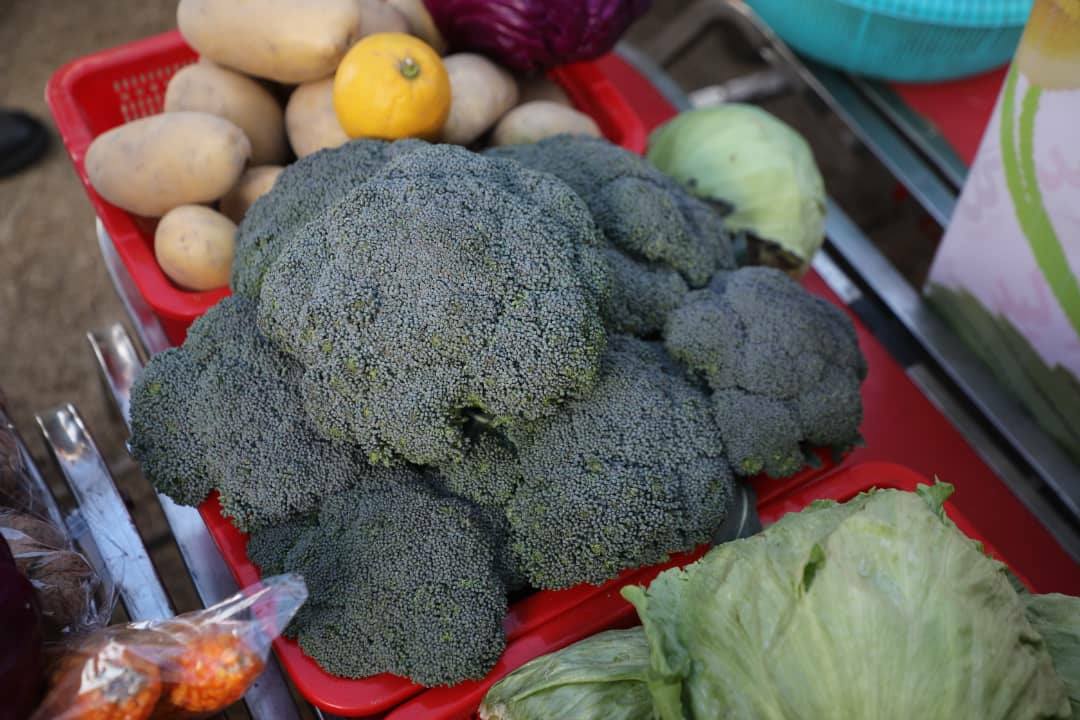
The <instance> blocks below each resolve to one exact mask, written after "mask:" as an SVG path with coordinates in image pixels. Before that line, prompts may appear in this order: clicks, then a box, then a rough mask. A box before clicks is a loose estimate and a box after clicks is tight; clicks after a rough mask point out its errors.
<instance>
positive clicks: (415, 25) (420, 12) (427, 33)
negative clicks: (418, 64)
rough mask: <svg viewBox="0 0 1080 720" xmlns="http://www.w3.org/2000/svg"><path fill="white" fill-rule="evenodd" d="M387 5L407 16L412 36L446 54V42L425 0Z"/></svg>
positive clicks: (396, 0) (390, 1) (399, 0)
mask: <svg viewBox="0 0 1080 720" xmlns="http://www.w3.org/2000/svg"><path fill="white" fill-rule="evenodd" d="M386 4H387V5H389V6H390V7H392V8H395V9H396V10H397V11H398V12H400V13H401V14H402V15H404V16H405V20H406V21H407V22H408V23H409V32H410V33H411V34H413V35H415V36H416V37H418V38H420V39H421V40H423V41H424V42H426V43H427V44H428V45H430V46H431V47H433V48H435V52H437V53H439V54H440V55H442V54H443V53H445V52H446V40H445V39H443V36H442V33H440V32H439V28H438V27H436V25H435V21H434V20H432V19H431V13H429V12H428V9H427V8H426V7H425V6H424V0H386Z"/></svg>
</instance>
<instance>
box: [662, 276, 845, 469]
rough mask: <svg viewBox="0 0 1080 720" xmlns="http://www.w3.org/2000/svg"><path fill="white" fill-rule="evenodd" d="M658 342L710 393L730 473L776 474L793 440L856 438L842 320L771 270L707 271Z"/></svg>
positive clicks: (792, 460) (788, 462)
mask: <svg viewBox="0 0 1080 720" xmlns="http://www.w3.org/2000/svg"><path fill="white" fill-rule="evenodd" d="M664 338H665V345H666V347H667V349H668V351H669V352H670V353H671V354H672V356H674V357H675V358H677V359H679V360H681V361H682V362H684V363H686V365H687V366H688V367H689V368H691V369H692V370H693V371H694V372H696V373H698V374H699V375H700V376H701V378H702V379H703V380H704V381H705V382H707V383H708V384H709V386H710V387H711V388H712V389H713V390H714V391H715V392H714V395H713V404H714V407H715V414H716V421H717V423H718V425H719V427H720V432H721V434H722V436H723V438H724V444H725V445H726V446H727V450H728V454H729V456H730V458H731V461H732V463H733V464H734V467H735V470H736V472H738V473H739V474H741V475H753V474H755V473H758V472H761V471H764V472H765V473H767V474H768V475H770V476H773V477H784V476H787V475H791V474H793V473H795V472H796V471H798V470H799V469H800V468H801V467H802V466H803V465H804V464H805V453H804V452H803V450H802V448H801V444H802V443H807V444H809V445H813V446H832V447H835V448H838V449H845V448H847V447H850V446H851V445H853V444H854V443H856V442H858V440H859V423H860V422H861V419H862V404H861V401H860V396H859V385H860V383H861V382H862V380H863V379H865V377H866V361H865V360H864V358H863V356H862V354H861V353H860V352H859V345H858V341H857V339H856V336H855V329H854V327H853V326H852V324H851V321H850V320H849V319H848V318H847V317H846V316H845V315H844V314H843V312H841V311H840V310H838V309H837V308H835V307H833V306H832V305H830V304H829V303H828V302H826V301H825V300H822V299H821V298H816V297H814V296H812V295H810V294H809V293H807V292H806V291H805V290H804V289H803V288H802V287H801V286H800V285H799V284H798V283H797V282H795V281H794V280H792V279H791V278H790V277H788V276H787V275H785V274H784V273H782V272H780V271H779V270H774V269H772V268H756V267H755V268H743V269H741V270H737V271H735V272H731V273H722V274H720V275H717V277H716V278H715V279H714V281H713V283H712V284H711V286H710V287H709V288H707V289H704V290H697V291H694V292H691V293H690V294H689V295H687V296H686V301H685V302H684V304H683V305H682V307H680V308H679V309H678V310H676V311H675V312H673V313H672V314H671V315H670V316H669V318H668V323H667V326H666V328H665V330H664Z"/></svg>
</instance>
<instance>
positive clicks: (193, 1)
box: [176, 0, 363, 83]
mask: <svg viewBox="0 0 1080 720" xmlns="http://www.w3.org/2000/svg"><path fill="white" fill-rule="evenodd" d="M362 17H363V12H362V10H361V6H360V3H359V2H357V0H305V1H304V2H297V1H296V0H244V1H243V2H237V0H180V5H179V6H178V7H177V9H176V20H177V24H179V26H180V33H181V34H182V35H183V36H184V39H185V40H187V41H188V44H189V45H191V46H192V47H193V48H195V49H196V50H197V51H198V52H199V54H200V55H205V56H206V57H208V58H210V59H211V60H213V61H214V62H216V63H218V64H220V65H224V66H225V67H230V68H233V69H234V70H240V71H242V72H245V73H247V74H248V75H255V76H257V77H262V78H268V79H270V80H277V81H278V82H283V83H302V82H307V81H308V80H317V79H319V78H323V77H326V76H327V75H331V74H333V72H334V70H335V69H336V68H337V66H338V62H339V61H340V60H341V58H342V56H343V55H344V54H345V52H346V51H347V50H348V49H349V48H350V47H351V46H352V44H353V43H354V42H356V40H357V39H358V38H359V37H360V23H361V20H362Z"/></svg>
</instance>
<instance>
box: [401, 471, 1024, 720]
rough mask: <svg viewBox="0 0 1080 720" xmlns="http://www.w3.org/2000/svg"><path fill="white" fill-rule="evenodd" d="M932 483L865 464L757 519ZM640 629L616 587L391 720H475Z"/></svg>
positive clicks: (778, 501)
mask: <svg viewBox="0 0 1080 720" xmlns="http://www.w3.org/2000/svg"><path fill="white" fill-rule="evenodd" d="M929 482H930V481H928V480H927V479H926V478H924V477H923V476H922V475H920V474H919V473H917V472H915V471H914V470H910V469H908V468H906V467H903V466H900V465H896V464H894V463H887V462H870V463H863V464H860V465H854V466H851V467H846V468H840V469H838V470H836V471H834V472H833V473H831V474H829V475H827V476H826V477H822V478H819V479H817V480H814V481H813V482H810V483H809V484H804V485H801V486H799V487H796V488H795V489H794V490H792V491H791V492H789V493H786V494H782V495H780V496H779V497H774V498H773V499H772V500H771V501H769V502H768V503H759V505H758V514H759V515H760V516H761V520H762V523H763V524H765V525H770V524H772V523H774V522H776V521H777V520H778V519H780V517H782V516H783V515H785V514H787V513H789V512H796V511H798V510H801V509H803V508H804V507H806V506H807V505H809V504H810V503H811V502H813V501H814V500H820V499H830V500H838V501H845V500H850V499H851V498H853V497H855V496H856V495H858V494H859V493H861V492H865V491H867V490H870V489H873V488H895V489H899V490H908V491H911V490H914V489H915V488H916V486H917V485H919V484H920V483H921V484H929ZM945 511H946V513H947V514H948V515H949V517H950V518H951V519H952V521H953V522H954V523H956V525H957V527H958V528H960V529H961V530H962V531H963V532H964V533H965V534H966V535H967V536H968V537H971V538H973V539H976V540H979V541H981V542H982V543H983V547H984V549H985V550H986V551H987V552H988V553H989V554H990V555H991V556H993V557H995V558H997V559H999V560H1002V562H1004V559H1003V558H1001V556H1000V555H999V554H998V553H997V551H996V550H994V549H993V548H992V547H990V546H989V544H988V543H986V541H985V540H983V539H982V537H981V536H980V535H979V533H978V532H977V531H976V530H975V528H974V527H972V525H971V523H969V522H968V521H967V519H966V518H964V517H963V516H962V515H961V514H960V513H959V512H958V511H957V509H956V508H955V507H954V506H953V505H952V504H951V503H948V502H947V503H945ZM697 557H698V554H694V555H692V556H689V557H681V558H676V559H675V560H673V561H672V562H670V563H667V564H666V565H663V566H658V567H655V568H650V569H648V570H643V571H641V572H639V573H637V574H636V575H634V576H633V577H630V578H626V579H625V580H623V581H621V582H620V583H619V587H621V586H623V585H629V584H637V585H645V584H648V583H649V582H651V581H652V579H653V578H655V577H656V576H657V575H658V574H660V572H661V571H662V570H664V569H667V568H668V567H674V566H677V565H685V564H687V563H689V562H692V561H693V560H695V559H697ZM1021 579H1022V580H1023V578H1021ZM637 624H638V619H637V614H636V613H635V611H634V608H633V606H631V605H630V603H628V602H626V601H625V600H623V599H622V596H620V595H619V593H618V591H617V588H616V587H610V588H607V589H605V591H604V592H603V593H600V594H598V595H595V596H593V597H592V598H590V599H588V600H586V601H585V602H583V603H581V604H580V605H578V606H577V607H576V608H574V609H573V611H572V612H571V613H569V614H566V615H563V616H561V617H560V618H558V619H557V620H554V621H553V622H550V623H548V624H546V625H544V626H543V627H541V628H539V629H538V630H536V631H535V632H531V633H528V634H527V635H525V636H523V637H521V638H519V639H517V640H516V641H514V642H512V643H510V645H509V646H508V647H507V649H506V652H505V653H504V654H503V657H502V659H500V660H499V663H498V664H497V665H496V666H495V668H494V669H493V670H492V671H491V673H490V674H489V675H488V676H487V677H486V678H484V679H483V680H480V681H477V682H469V683H462V684H461V685H457V686H454V687H452V688H436V689H433V690H428V691H426V692H424V693H422V694H420V695H418V696H416V697H415V698H413V699H411V700H409V701H408V702H406V703H405V704H403V705H401V706H400V707H398V708H397V709H396V710H394V711H393V712H391V713H389V714H388V715H387V716H386V720H466V719H467V718H471V717H474V716H475V712H476V709H477V707H478V706H479V705H480V701H481V700H482V699H483V697H484V695H485V694H486V693H487V691H488V689H489V688H490V687H491V686H492V685H494V684H495V683H496V682H498V681H499V680H500V679H501V678H503V677H505V676H506V675H507V674H509V673H510V672H511V671H513V670H515V669H516V668H518V667H521V666H522V665H524V664H525V663H526V662H528V661H529V660H532V659H533V658H536V657H539V656H540V655H545V654H547V653H550V652H554V651H556V650H559V649H561V648H564V647H566V646H567V645H570V644H571V643H575V642H577V641H578V640H581V639H583V638H586V637H588V636H590V635H594V634H596V633H598V632H602V631H604V630H612V629H615V628H625V627H632V626H634V625H637Z"/></svg>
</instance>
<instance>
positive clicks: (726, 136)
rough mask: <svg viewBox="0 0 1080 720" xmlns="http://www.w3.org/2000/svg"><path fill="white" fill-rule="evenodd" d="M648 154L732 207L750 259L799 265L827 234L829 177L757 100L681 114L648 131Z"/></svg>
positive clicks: (693, 188)
mask: <svg viewBox="0 0 1080 720" xmlns="http://www.w3.org/2000/svg"><path fill="white" fill-rule="evenodd" d="M648 157H649V160H650V161H651V162H652V163H653V165H655V166H656V167H657V168H658V169H659V170H660V171H662V172H664V173H666V174H667V175H670V176H671V177H673V178H675V179H676V180H678V181H679V182H681V183H682V184H683V185H685V186H686V187H687V189H688V190H690V192H692V193H694V194H695V195H698V196H699V197H701V198H704V199H706V200H711V201H714V202H716V203H719V204H721V205H723V206H730V207H731V214H730V215H728V216H727V217H725V222H726V224H727V226H728V227H729V228H731V229H732V230H735V231H745V232H746V233H748V234H749V236H750V237H749V242H750V243H751V245H752V246H751V247H750V248H749V257H748V258H746V260H747V261H748V262H749V263H750V264H764V265H771V266H775V267H779V269H781V270H787V271H794V272H795V273H796V274H798V272H801V271H802V270H804V269H805V268H806V266H807V265H808V264H809V262H810V259H811V258H812V257H813V255H814V253H815V252H817V250H818V248H820V247H821V244H822V242H823V241H824V239H825V181H824V180H823V179H822V177H821V172H820V171H819V170H818V166H817V164H816V163H815V162H814V155H813V153H812V152H811V151H810V146H809V145H808V144H807V143H806V140H804V139H803V137H802V136H801V135H799V133H798V132H796V131H795V130H794V129H792V128H791V127H789V126H788V125H786V124H785V123H784V122H783V121H781V120H779V119H778V118H776V117H774V116H773V115H770V114H769V113H768V112H766V111H764V110H762V109H761V108H758V107H755V106H753V105H741V104H738V103H727V104H725V105H720V106H718V107H711V108H699V109H697V110H688V111H686V112H683V113H681V114H679V115H678V116H677V117H675V118H674V119H673V120H671V121H670V122H668V123H667V124H665V125H663V126H661V127H659V128H657V129H656V130H655V131H654V132H653V134H652V136H651V137H650V138H649V154H648Z"/></svg>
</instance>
